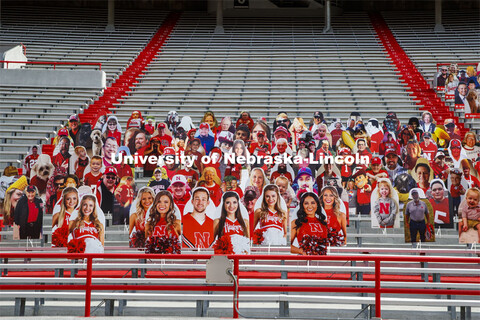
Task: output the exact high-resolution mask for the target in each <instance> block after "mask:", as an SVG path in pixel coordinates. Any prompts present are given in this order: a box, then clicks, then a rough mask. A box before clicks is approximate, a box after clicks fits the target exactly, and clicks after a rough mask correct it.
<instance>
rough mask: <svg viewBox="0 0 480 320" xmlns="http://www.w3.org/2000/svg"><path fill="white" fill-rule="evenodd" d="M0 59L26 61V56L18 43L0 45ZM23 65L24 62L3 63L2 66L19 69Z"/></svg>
mask: <svg viewBox="0 0 480 320" xmlns="http://www.w3.org/2000/svg"><path fill="white" fill-rule="evenodd" d="M0 60H4V61H28V60H27V57H26V56H25V55H24V54H23V48H22V46H21V45H18V44H11V45H6V44H3V45H0ZM23 66H25V63H9V64H6V63H3V64H2V68H5V69H6V68H8V69H20V68H21V67H23Z"/></svg>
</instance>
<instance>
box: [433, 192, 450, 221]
mask: <svg viewBox="0 0 480 320" xmlns="http://www.w3.org/2000/svg"><path fill="white" fill-rule="evenodd" d="M429 201H430V203H431V204H432V207H433V212H434V213H435V215H434V217H435V220H434V222H435V223H437V224H449V223H450V203H449V202H448V198H445V199H444V200H443V201H442V202H440V203H438V202H436V201H435V200H434V199H429Z"/></svg>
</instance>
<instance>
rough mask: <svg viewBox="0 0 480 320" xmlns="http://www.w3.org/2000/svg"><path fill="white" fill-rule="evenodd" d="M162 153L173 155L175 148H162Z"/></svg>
mask: <svg viewBox="0 0 480 320" xmlns="http://www.w3.org/2000/svg"><path fill="white" fill-rule="evenodd" d="M163 155H164V156H174V155H175V149H173V148H171V147H167V148H165V149H164V150H163Z"/></svg>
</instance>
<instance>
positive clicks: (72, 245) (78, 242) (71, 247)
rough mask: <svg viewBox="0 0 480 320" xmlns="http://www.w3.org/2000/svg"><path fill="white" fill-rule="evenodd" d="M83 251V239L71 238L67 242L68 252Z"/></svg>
mask: <svg viewBox="0 0 480 320" xmlns="http://www.w3.org/2000/svg"><path fill="white" fill-rule="evenodd" d="M84 252H85V240H83V239H72V240H70V242H69V243H68V253H84Z"/></svg>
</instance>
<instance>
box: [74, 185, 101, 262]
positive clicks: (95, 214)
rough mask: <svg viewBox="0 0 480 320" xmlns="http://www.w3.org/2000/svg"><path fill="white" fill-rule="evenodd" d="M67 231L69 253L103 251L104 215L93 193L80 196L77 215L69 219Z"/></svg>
mask: <svg viewBox="0 0 480 320" xmlns="http://www.w3.org/2000/svg"><path fill="white" fill-rule="evenodd" d="M69 232H70V235H69V237H68V239H69V242H68V252H69V253H83V252H85V253H103V246H104V243H105V215H104V214H103V211H102V209H101V208H100V206H99V205H98V202H97V198H96V197H95V196H94V195H92V194H87V195H84V196H83V197H82V199H81V201H80V204H79V206H78V215H77V217H76V218H75V219H73V220H71V221H70V225H69Z"/></svg>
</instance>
